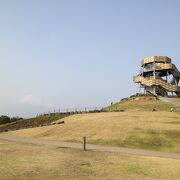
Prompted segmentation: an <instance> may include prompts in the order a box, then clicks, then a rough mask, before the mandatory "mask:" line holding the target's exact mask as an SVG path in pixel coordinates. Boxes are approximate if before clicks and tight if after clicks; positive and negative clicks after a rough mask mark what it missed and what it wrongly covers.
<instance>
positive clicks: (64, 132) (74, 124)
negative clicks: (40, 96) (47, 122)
mask: <svg viewBox="0 0 180 180" xmlns="http://www.w3.org/2000/svg"><path fill="white" fill-rule="evenodd" d="M63 120H64V121H65V123H64V124H60V125H53V126H45V127H39V128H31V129H24V130H18V131H12V132H8V134H10V135H16V136H26V137H34V138H42V139H49V140H63V141H82V137H83V136H87V140H88V142H89V143H95V144H104V145H110V146H120V147H130V148H143V149H151V150H159V151H167V152H180V113H177V112H173V113H171V112H164V111H161V112H160V111H159V112H158V111H157V112H148V111H146V112H138V111H128V112H107V113H94V114H76V115H72V116H69V117H66V118H64V119H63Z"/></svg>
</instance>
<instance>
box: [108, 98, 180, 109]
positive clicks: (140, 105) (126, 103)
mask: <svg viewBox="0 0 180 180" xmlns="http://www.w3.org/2000/svg"><path fill="white" fill-rule="evenodd" d="M166 99H168V101H163V100H162V99H161V98H158V97H155V96H131V97H129V98H124V99H122V100H121V101H120V102H118V103H115V104H113V105H112V106H108V107H106V108H105V109H106V110H108V111H116V110H117V111H118V110H125V111H130V110H135V111H152V110H153V109H156V110H157V111H170V110H171V108H173V109H174V110H176V111H179V107H180V106H179V104H178V103H174V102H180V98H166ZM172 100H173V101H172Z"/></svg>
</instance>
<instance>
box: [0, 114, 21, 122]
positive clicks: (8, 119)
mask: <svg viewBox="0 0 180 180" xmlns="http://www.w3.org/2000/svg"><path fill="white" fill-rule="evenodd" d="M22 119H23V118H21V117H12V118H10V117H9V116H4V115H2V116H0V124H7V123H11V122H16V121H19V120H22Z"/></svg>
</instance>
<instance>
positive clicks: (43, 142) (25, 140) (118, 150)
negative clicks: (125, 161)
mask: <svg viewBox="0 0 180 180" xmlns="http://www.w3.org/2000/svg"><path fill="white" fill-rule="evenodd" d="M0 139H1V140H8V141H16V142H22V143H29V144H39V145H46V146H55V147H61V148H76V149H82V148H83V146H82V143H73V142H63V141H50V140H44V139H35V138H29V137H28V138H27V137H18V136H9V135H6V134H0ZM87 150H94V151H102V152H115V153H124V154H130V155H136V156H150V157H163V158H172V159H180V153H168V152H159V151H149V150H143V149H130V148H122V147H109V146H102V145H94V144H87Z"/></svg>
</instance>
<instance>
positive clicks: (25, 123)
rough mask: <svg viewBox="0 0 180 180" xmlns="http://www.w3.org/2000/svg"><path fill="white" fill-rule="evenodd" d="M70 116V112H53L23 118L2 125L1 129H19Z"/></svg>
mask: <svg viewBox="0 0 180 180" xmlns="http://www.w3.org/2000/svg"><path fill="white" fill-rule="evenodd" d="M67 116H69V114H68V113H52V114H46V115H41V116H38V117H34V118H29V119H22V120H19V121H16V122H12V123H8V124H3V125H0V131H7V130H18V129H23V128H33V127H38V126H45V125H49V124H50V123H52V122H54V121H56V120H58V119H62V118H65V117H67Z"/></svg>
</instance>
